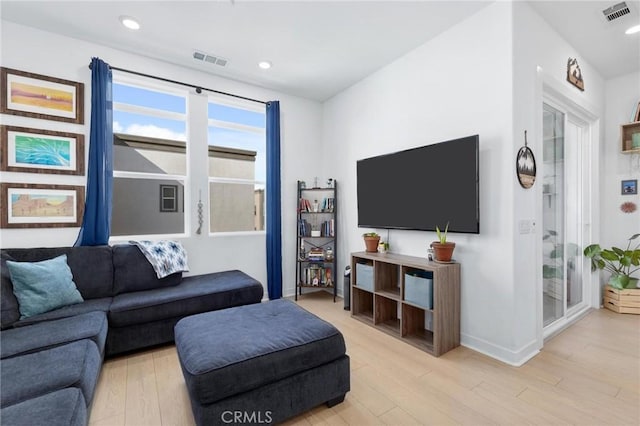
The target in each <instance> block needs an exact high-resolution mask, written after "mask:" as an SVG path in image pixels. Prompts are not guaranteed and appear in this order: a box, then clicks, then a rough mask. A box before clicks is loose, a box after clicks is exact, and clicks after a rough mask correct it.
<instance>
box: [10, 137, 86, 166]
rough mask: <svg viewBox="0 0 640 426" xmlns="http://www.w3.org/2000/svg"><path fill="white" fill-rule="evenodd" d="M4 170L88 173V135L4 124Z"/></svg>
mask: <svg viewBox="0 0 640 426" xmlns="http://www.w3.org/2000/svg"><path fill="white" fill-rule="evenodd" d="M0 153H1V155H0V157H1V158H0V170H4V171H9V172H29V173H54V174H66V175H84V135H81V134H76V133H65V132H52V131H49V130H39V129H29V128H26V127H14V126H0Z"/></svg>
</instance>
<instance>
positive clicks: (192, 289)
mask: <svg viewBox="0 0 640 426" xmlns="http://www.w3.org/2000/svg"><path fill="white" fill-rule="evenodd" d="M263 292H264V290H263V287H262V284H260V282H258V281H256V280H255V279H254V278H251V277H250V276H249V275H247V274H245V273H244V272H241V271H237V270H235V271H225V272H216V273H213V274H205V275H196V276H190V277H186V278H184V279H183V280H182V283H181V284H180V285H179V286H176V287H167V288H158V289H155V290H148V291H138V292H134V293H124V294H119V295H117V296H116V297H114V298H113V303H112V304H111V308H110V309H109V324H110V325H113V326H115V327H123V326H127V325H132V324H144V323H147V322H151V321H158V320H163V319H167V318H176V317H184V316H187V315H193V314H197V313H201V312H207V311H213V310H218V309H225V308H228V307H232V306H240V305H247V304H250V303H257V302H260V300H261V299H262V295H263Z"/></svg>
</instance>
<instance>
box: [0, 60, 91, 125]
mask: <svg viewBox="0 0 640 426" xmlns="http://www.w3.org/2000/svg"><path fill="white" fill-rule="evenodd" d="M0 96H1V99H0V113H3V114H12V115H22V116H25V117H34V118H41V119H44V120H56V121H66V122H68V123H77V124H83V123H84V84H82V83H78V82H75V81H70V80H63V79H61V78H54V77H47V76H46V75H40V74H34V73H29V72H25V71H19V70H14V69H11V68H0Z"/></svg>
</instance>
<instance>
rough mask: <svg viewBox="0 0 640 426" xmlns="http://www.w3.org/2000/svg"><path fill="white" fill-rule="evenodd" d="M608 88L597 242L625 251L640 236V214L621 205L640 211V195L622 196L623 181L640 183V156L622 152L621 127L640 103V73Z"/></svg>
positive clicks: (614, 81) (630, 75) (628, 120)
mask: <svg viewBox="0 0 640 426" xmlns="http://www.w3.org/2000/svg"><path fill="white" fill-rule="evenodd" d="M605 87H606V96H605V105H606V115H605V126H604V135H605V137H604V140H603V143H602V147H601V155H602V157H601V164H602V180H601V187H600V190H601V194H602V198H601V202H600V209H601V215H602V225H601V233H600V239H599V240H598V241H597V242H598V243H600V245H601V246H602V247H611V246H612V245H615V246H616V247H621V248H624V247H626V244H627V238H629V237H630V236H631V235H633V234H636V233H639V232H640V211H639V210H636V211H635V212H634V213H623V212H622V211H621V210H620V204H622V203H623V202H625V201H631V202H634V203H636V205H637V206H638V208H639V209H640V195H621V193H620V181H621V180H623V179H638V181H640V154H634V155H629V154H622V153H621V152H620V146H621V140H620V125H621V124H625V123H628V122H630V120H631V113H632V111H635V109H636V108H637V106H638V102H640V73H632V74H627V75H624V76H621V77H618V78H615V79H612V80H608V81H607V82H606V86H605ZM637 242H638V241H637V240H636V243H637Z"/></svg>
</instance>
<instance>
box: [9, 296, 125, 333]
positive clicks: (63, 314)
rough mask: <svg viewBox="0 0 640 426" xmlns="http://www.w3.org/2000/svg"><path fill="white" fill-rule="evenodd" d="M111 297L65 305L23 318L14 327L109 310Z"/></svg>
mask: <svg viewBox="0 0 640 426" xmlns="http://www.w3.org/2000/svg"><path fill="white" fill-rule="evenodd" d="M112 300H113V299H112V298H111V297H103V298H101V299H90V300H85V301H84V302H82V303H78V304H76V305H70V306H65V307H64V308H60V309H56V310H55V311H49V312H45V313H44V314H40V315H35V316H33V317H29V318H25V319H22V320H20V321H18V322H15V323H14V324H13V326H14V327H24V326H25V325H32V324H37V323H39V322H43V321H50V320H55V319H60V318H68V317H73V316H76V315H81V314H86V313H87V312H107V311H108V310H109V306H111V301H112Z"/></svg>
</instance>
